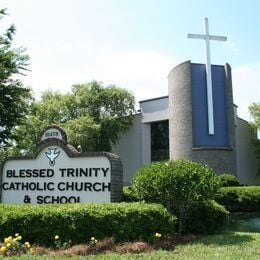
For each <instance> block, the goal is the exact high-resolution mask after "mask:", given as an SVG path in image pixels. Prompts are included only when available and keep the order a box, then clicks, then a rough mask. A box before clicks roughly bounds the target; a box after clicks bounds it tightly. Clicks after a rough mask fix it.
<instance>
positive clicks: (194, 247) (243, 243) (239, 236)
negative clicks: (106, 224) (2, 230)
mask: <svg viewBox="0 0 260 260" xmlns="http://www.w3.org/2000/svg"><path fill="white" fill-rule="evenodd" d="M86 258H87V259H181V260H182V259H184V260H185V259H193V260H194V259H207V260H208V259H260V233H253V232H236V231H225V232H223V233H222V234H219V235H212V236H205V237H202V238H200V239H199V240H197V241H195V242H190V243H187V244H183V245H177V246H176V247H175V248H174V249H173V250H168V251H166V250H156V251H152V252H149V253H141V254H116V253H109V254H103V255H95V256H73V257H70V259H86ZM13 259H17V258H13ZM19 259H67V257H65V256H64V257H63V256H57V257H53V256H48V255H45V256H24V257H19Z"/></svg>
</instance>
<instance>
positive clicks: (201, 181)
mask: <svg viewBox="0 0 260 260" xmlns="http://www.w3.org/2000/svg"><path fill="white" fill-rule="evenodd" d="M218 185H219V184H218V180H217V178H216V176H215V174H214V172H213V170H212V169H210V168H208V167H205V166H203V165H201V164H198V163H195V162H190V161H186V160H183V159H179V160H176V161H167V162H154V163H151V164H149V165H146V166H144V167H142V168H141V169H140V170H139V171H138V172H137V174H136V175H135V176H134V177H133V186H132V188H133V191H134V192H135V194H136V196H137V197H138V198H139V199H141V200H145V201H148V202H159V203H162V204H163V205H165V206H166V207H167V208H168V209H169V210H170V211H172V212H174V214H176V216H177V217H178V224H179V229H178V232H179V233H181V232H182V230H183V229H184V227H183V224H184V223H185V218H186V214H187V211H188V209H189V208H190V207H192V206H193V204H194V203H198V202H201V201H207V200H208V199H211V198H213V197H214V195H215V194H216V192H217V190H218V188H219V186H218Z"/></svg>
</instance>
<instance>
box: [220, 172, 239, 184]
mask: <svg viewBox="0 0 260 260" xmlns="http://www.w3.org/2000/svg"><path fill="white" fill-rule="evenodd" d="M217 177H218V179H219V183H220V187H231V186H241V185H240V183H239V181H238V180H237V178H236V177H235V176H234V175H232V174H229V173H223V174H221V175H218V176H217Z"/></svg>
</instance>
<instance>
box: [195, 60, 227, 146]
mask: <svg viewBox="0 0 260 260" xmlns="http://www.w3.org/2000/svg"><path fill="white" fill-rule="evenodd" d="M211 69H212V86H213V91H212V93H213V109H214V126H215V134H214V135H209V134H208V111H207V88H206V67H205V65H204V64H191V82H192V83H191V84H192V127H193V146H194V147H226V146H228V126H227V106H226V92H225V84H226V80H225V70H224V67H223V66H216V65H212V66H211Z"/></svg>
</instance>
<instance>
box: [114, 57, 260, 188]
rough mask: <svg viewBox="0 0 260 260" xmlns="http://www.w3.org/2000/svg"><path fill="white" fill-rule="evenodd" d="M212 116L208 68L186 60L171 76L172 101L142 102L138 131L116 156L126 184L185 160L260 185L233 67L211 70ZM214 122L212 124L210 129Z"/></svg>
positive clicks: (121, 143)
mask: <svg viewBox="0 0 260 260" xmlns="http://www.w3.org/2000/svg"><path fill="white" fill-rule="evenodd" d="M211 75H212V100H211V103H212V114H209V106H208V105H209V101H208V98H209V96H208V89H207V66H206V65H205V64H197V63H191V62H190V61H186V62H184V63H181V64H179V65H178V66H176V67H175V68H173V69H172V71H170V73H169V75H168V96H164V97H158V98H154V99H149V100H143V101H140V102H139V104H140V109H139V112H138V113H137V114H136V115H135V118H134V122H133V125H132V127H131V128H130V129H129V130H128V131H127V132H125V133H123V134H122V135H121V137H120V139H119V142H118V144H117V146H116V147H115V150H114V152H115V153H116V154H118V155H119V156H120V158H121V160H122V162H123V174H124V177H123V181H124V185H129V184H130V182H131V177H132V176H133V175H134V174H135V172H136V171H137V170H138V169H139V168H140V167H141V166H142V165H145V164H148V163H150V162H152V161H161V160H175V159H178V158H184V159H188V160H191V161H195V162H199V163H202V164H203V165H207V166H209V167H211V168H213V169H214V170H215V172H216V173H217V174H221V173H230V174H233V175H235V176H236V177H237V178H238V180H239V181H240V183H242V184H248V185H249V184H250V185H257V184H260V176H258V175H257V161H256V157H255V154H254V146H253V144H252V140H253V139H255V138H256V136H255V135H254V134H253V133H252V132H251V131H250V127H249V124H248V122H246V121H245V120H243V119H241V118H239V117H238V116H237V106H236V105H234V103H233V94H232V77H231V67H230V65H229V64H225V65H223V66H222V65H211ZM210 120H211V125H210Z"/></svg>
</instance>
